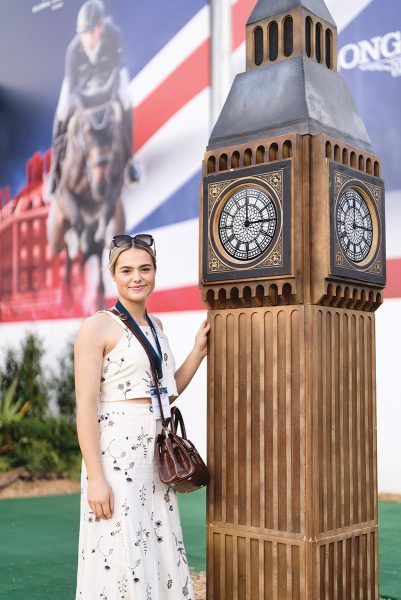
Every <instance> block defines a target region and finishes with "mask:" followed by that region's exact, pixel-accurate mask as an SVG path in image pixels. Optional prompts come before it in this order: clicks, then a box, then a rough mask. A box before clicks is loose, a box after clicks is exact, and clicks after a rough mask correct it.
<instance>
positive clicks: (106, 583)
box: [76, 402, 195, 600]
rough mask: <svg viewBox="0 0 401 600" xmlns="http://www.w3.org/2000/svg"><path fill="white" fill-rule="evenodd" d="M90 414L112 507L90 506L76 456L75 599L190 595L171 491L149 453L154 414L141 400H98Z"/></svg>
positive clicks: (190, 598)
mask: <svg viewBox="0 0 401 600" xmlns="http://www.w3.org/2000/svg"><path fill="white" fill-rule="evenodd" d="M98 421H99V430H100V454H101V461H102V465H103V470H104V473H105V476H106V479H107V481H108V482H109V483H110V485H111V487H112V489H113V493H114V513H113V516H112V518H111V519H107V520H105V519H98V518H97V517H95V515H94V514H93V512H92V511H91V509H90V507H89V504H88V500H87V483H88V481H87V472H86V467H85V462H84V461H82V471H81V517H80V529H79V547H78V573H77V588H76V600H95V599H96V600H117V599H118V600H179V599H181V598H182V599H184V600H195V596H194V591H193V587H192V581H191V576H190V572H189V567H188V560H187V556H186V552H185V547H184V543H183V538H182V530H181V523H180V516H179V511H178V503H177V498H176V493H175V491H174V490H173V489H172V488H170V487H169V486H167V485H165V484H163V483H162V482H161V481H160V479H159V475H158V471H157V466H156V461H155V440H156V437H157V434H158V433H159V432H160V427H161V425H160V420H158V421H156V420H155V419H154V417H153V414H152V412H151V410H150V405H149V404H132V403H128V402H113V403H108V402H100V403H99V409H98Z"/></svg>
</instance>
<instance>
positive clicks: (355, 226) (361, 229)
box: [336, 188, 374, 263]
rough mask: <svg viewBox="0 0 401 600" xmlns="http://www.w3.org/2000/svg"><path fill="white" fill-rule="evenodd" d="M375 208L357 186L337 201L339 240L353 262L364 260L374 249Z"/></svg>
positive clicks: (348, 190)
mask: <svg viewBox="0 0 401 600" xmlns="http://www.w3.org/2000/svg"><path fill="white" fill-rule="evenodd" d="M373 210H374V209H373V207H372V208H370V207H369V206H368V203H367V202H366V200H365V199H364V197H363V196H362V194H360V193H359V192H358V191H357V190H356V189H355V188H349V189H347V190H346V191H345V192H344V193H343V194H342V195H341V196H340V198H339V201H338V203H337V214H336V226H337V235H338V240H339V242H340V246H341V248H342V250H343V252H344V254H345V255H346V257H347V258H348V259H349V260H350V261H352V262H353V263H361V262H363V261H364V260H365V259H366V258H367V257H368V256H369V254H370V252H371V250H372V246H373V236H374V231H373V220H374V217H373V215H372V211H373Z"/></svg>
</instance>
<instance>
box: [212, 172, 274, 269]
mask: <svg viewBox="0 0 401 600" xmlns="http://www.w3.org/2000/svg"><path fill="white" fill-rule="evenodd" d="M243 179H246V180H248V179H253V180H255V183H254V184H255V185H258V184H259V185H261V186H262V187H263V189H265V188H266V187H267V188H268V190H267V191H268V192H270V194H271V195H272V196H273V198H274V200H275V202H276V208H277V210H278V213H279V214H278V217H279V220H280V231H279V234H278V238H277V240H276V242H275V244H274V246H272V247H271V248H268V249H267V251H268V254H267V255H265V256H262V257H260V260H259V262H257V263H256V264H254V265H250V264H249V262H252V260H251V261H249V262H245V261H236V260H235V258H233V257H229V258H228V259H227V260H230V263H231V264H226V263H225V261H224V257H223V256H222V255H223V252H221V256H220V255H218V254H217V252H216V251H215V250H214V248H213V246H212V244H211V242H210V239H209V240H208V255H207V263H208V272H209V273H224V272H228V271H231V270H232V269H233V268H235V269H238V271H239V272H240V271H245V270H246V271H249V272H251V271H253V270H255V269H260V268H267V269H269V268H277V267H282V266H283V264H284V248H283V193H284V190H283V186H284V177H283V169H282V168H281V169H278V170H277V171H272V172H270V173H266V174H263V173H262V174H260V173H259V174H257V175H251V176H243V177H241V178H238V180H235V178H233V179H230V180H225V181H220V182H217V183H209V184H208V216H209V231H210V230H211V231H212V232H213V233H211V235H213V236H214V242H215V243H217V245H219V243H218V238H216V236H217V235H218V232H217V226H216V223H217V220H218V214H217V212H216V213H215V215H214V222H213V223H211V213H212V211H213V209H214V208H215V205H216V203H217V202H219V201H220V200H222V199H223V195H224V192H225V190H226V189H227V188H228V186H230V185H232V184H235V185H236V187H235V189H237V186H241V185H245V183H242V180H243ZM258 180H259V181H258ZM233 263H235V267H233Z"/></svg>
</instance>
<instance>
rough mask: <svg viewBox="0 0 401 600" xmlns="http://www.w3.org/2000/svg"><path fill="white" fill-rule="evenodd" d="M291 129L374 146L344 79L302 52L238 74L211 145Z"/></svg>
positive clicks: (364, 147)
mask: <svg viewBox="0 0 401 600" xmlns="http://www.w3.org/2000/svg"><path fill="white" fill-rule="evenodd" d="M291 132H292V133H300V134H301V135H306V134H312V135H317V134H319V133H326V134H327V135H330V136H333V137H340V138H342V139H344V140H347V141H348V142H349V143H351V144H354V145H357V146H360V147H361V148H363V149H365V150H371V142H370V139H369V136H368V134H367V132H366V129H365V126H364V124H363V121H362V119H361V117H360V116H359V114H358V110H357V108H356V106H355V104H354V101H353V99H352V96H351V94H350V91H349V88H348V85H347V82H346V81H345V79H344V78H343V77H341V76H340V75H339V74H338V73H336V72H334V71H330V70H329V69H326V68H325V67H322V65H319V64H318V63H316V62H315V61H313V60H310V59H308V58H304V57H302V56H297V57H294V58H290V59H288V60H284V61H280V62H277V63H274V64H271V65H267V66H264V67H259V68H257V69H251V70H249V71H246V72H245V73H240V74H239V75H237V76H236V78H235V80H234V83H233V86H232V88H231V90H230V93H229V95H228V97H227V100H226V102H225V104H224V107H223V110H222V111H221V113H220V116H219V118H218V119H217V122H216V124H215V126H214V129H213V131H212V134H211V136H210V140H209V146H208V149H209V150H213V149H214V148H217V147H221V146H229V145H233V144H237V143H245V142H247V141H251V140H255V139H262V138H264V137H270V136H273V135H284V134H287V133H291Z"/></svg>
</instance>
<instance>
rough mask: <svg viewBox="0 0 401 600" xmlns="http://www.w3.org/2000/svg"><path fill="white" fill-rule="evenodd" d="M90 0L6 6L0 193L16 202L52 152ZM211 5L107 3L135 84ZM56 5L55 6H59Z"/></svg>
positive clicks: (0, 26)
mask: <svg viewBox="0 0 401 600" xmlns="http://www.w3.org/2000/svg"><path fill="white" fill-rule="evenodd" d="M82 4H83V0H63V2H60V3H59V5H60V8H59V9H57V10H52V9H51V8H50V4H49V5H48V6H47V8H45V9H44V10H37V9H36V10H35V7H39V6H40V5H43V6H44V5H45V3H43V2H41V1H40V0H18V1H15V2H11V1H10V2H3V3H2V7H1V18H0V39H1V44H2V48H3V52H2V54H1V57H0V131H1V135H0V187H3V186H6V185H11V188H12V189H11V193H12V195H15V194H16V193H17V192H18V191H19V189H20V187H21V185H22V184H23V182H24V181H25V163H26V161H27V160H28V159H29V158H30V157H31V156H32V155H33V154H34V152H37V151H39V152H43V151H45V150H46V149H47V148H49V147H50V145H51V131H52V124H53V117H54V113H55V110H56V106H57V101H58V96H59V92H60V88H61V83H62V80H63V75H64V61H65V50H66V48H67V46H68V44H69V42H70V41H71V39H72V38H73V36H74V35H75V29H76V19H77V13H78V11H79V9H80V7H81V6H82ZM206 4H207V0H168V1H166V0H152V1H150V2H140V1H139V0H135V1H134V0H105V5H106V9H107V12H108V13H109V14H110V15H111V16H112V18H113V20H114V22H115V23H116V25H117V26H118V27H119V28H120V29H121V34H122V40H123V49H124V62H125V64H126V66H127V67H128V70H129V74H130V77H131V78H132V77H134V76H135V75H136V74H137V73H138V72H139V71H140V70H141V69H142V68H143V67H144V66H145V65H146V64H147V63H148V62H149V60H150V59H151V58H152V57H153V56H154V55H155V54H157V52H159V51H160V50H161V49H162V48H163V47H164V45H165V44H166V43H167V42H168V41H169V40H170V39H171V38H172V37H173V36H174V35H175V34H177V33H178V32H179V31H180V29H182V27H183V26H184V25H185V24H186V23H187V22H188V21H189V20H190V19H191V18H192V17H193V16H194V15H195V14H196V13H197V12H198V11H199V10H200V9H201V8H202V7H203V6H205V5H206ZM54 5H55V6H57V5H56V4H54Z"/></svg>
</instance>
